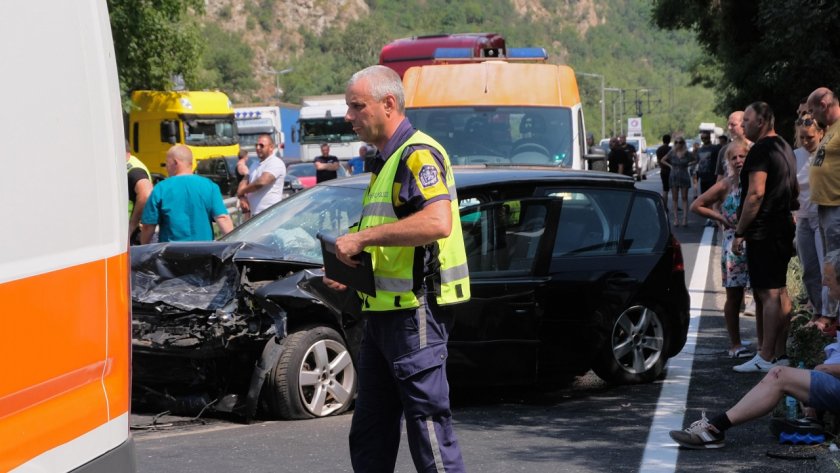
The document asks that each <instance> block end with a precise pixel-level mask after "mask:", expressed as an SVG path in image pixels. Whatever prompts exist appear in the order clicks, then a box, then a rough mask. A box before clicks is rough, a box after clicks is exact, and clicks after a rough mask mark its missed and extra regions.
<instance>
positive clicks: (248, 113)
mask: <svg viewBox="0 0 840 473" xmlns="http://www.w3.org/2000/svg"><path fill="white" fill-rule="evenodd" d="M233 111H234V117H235V118H236V128H237V130H238V132H239V147H240V148H241V149H244V150H246V151H248V153H249V154H254V153H255V152H256V144H257V138H259V136H260V135H262V134H266V133H267V134H269V135H271V137H272V138H273V139H274V143H275V144H276V150H277V155H278V156H280V157H282V156H283V148H284V143H285V142H286V137H285V136H284V135H283V126H282V125H283V122H282V119H281V117H280V107H276V106H268V105H266V106H254V107H235V108H234V109H233Z"/></svg>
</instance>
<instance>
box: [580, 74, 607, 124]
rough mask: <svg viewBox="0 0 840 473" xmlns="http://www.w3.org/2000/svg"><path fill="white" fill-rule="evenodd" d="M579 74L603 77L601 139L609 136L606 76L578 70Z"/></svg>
mask: <svg viewBox="0 0 840 473" xmlns="http://www.w3.org/2000/svg"><path fill="white" fill-rule="evenodd" d="M577 75H580V76H584V77H600V78H601V139H604V138H606V137H607V122H606V119H607V114H606V106H607V103H606V98H605V94H604V92H605V90H606V89H605V88H604V76H603V74H595V73H591V72H578V73H577Z"/></svg>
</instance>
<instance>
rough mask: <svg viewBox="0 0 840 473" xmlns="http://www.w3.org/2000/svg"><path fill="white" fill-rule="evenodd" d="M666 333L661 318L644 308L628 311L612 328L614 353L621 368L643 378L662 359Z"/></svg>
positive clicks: (632, 308)
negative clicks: (641, 375)
mask: <svg viewBox="0 0 840 473" xmlns="http://www.w3.org/2000/svg"><path fill="white" fill-rule="evenodd" d="M663 335H664V330H663V327H662V322H661V320H660V319H659V315H658V314H656V312H654V311H653V310H651V309H649V308H647V307H644V306H633V307H630V308H629V309H627V310H625V311H624V312H623V313H622V314H621V315H620V316H619V317H618V319H617V320H616V322H615V325H613V330H612V336H611V338H610V340H611V344H612V353H613V357H614V358H615V361H616V362H617V363H618V365H619V366H621V368H622V369H623V370H624V371H626V372H628V373H631V374H642V373H644V372H646V371H648V370H649V369H651V368H652V367H653V366H654V365H655V364H656V363H657V362H658V361H659V359H660V358H661V357H662V349H663V347H664V336H663Z"/></svg>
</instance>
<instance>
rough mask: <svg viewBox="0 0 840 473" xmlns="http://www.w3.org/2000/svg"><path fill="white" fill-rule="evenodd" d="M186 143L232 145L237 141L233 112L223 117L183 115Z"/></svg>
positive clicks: (193, 144)
mask: <svg viewBox="0 0 840 473" xmlns="http://www.w3.org/2000/svg"><path fill="white" fill-rule="evenodd" d="M181 120H183V123H184V143H185V144H187V145H190V146H231V145H235V144H236V143H237V140H238V138H237V135H236V125H235V123H234V119H233V114H231V115H225V116H221V117H206V116H202V117H196V116H189V115H182V116H181Z"/></svg>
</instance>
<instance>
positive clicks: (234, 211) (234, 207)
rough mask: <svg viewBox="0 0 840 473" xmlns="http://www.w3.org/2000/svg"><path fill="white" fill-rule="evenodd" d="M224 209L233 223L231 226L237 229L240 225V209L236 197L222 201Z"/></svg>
mask: <svg viewBox="0 0 840 473" xmlns="http://www.w3.org/2000/svg"><path fill="white" fill-rule="evenodd" d="M224 202H225V208H226V209H227V211H228V215H230V219H231V220H232V221H233V226H234V227H238V226H239V225H240V224H241V223H242V209H240V208H239V198H238V197H228V198H227V199H225V200H224Z"/></svg>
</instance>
